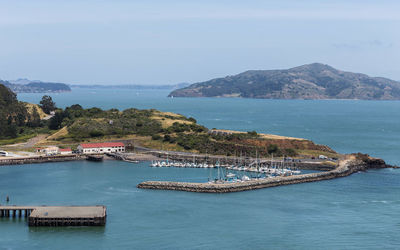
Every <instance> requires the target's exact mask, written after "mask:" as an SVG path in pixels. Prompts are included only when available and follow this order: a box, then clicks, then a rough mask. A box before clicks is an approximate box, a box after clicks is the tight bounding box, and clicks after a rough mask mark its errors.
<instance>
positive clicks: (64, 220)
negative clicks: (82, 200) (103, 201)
mask: <svg viewBox="0 0 400 250" xmlns="http://www.w3.org/2000/svg"><path fill="white" fill-rule="evenodd" d="M22 216H23V217H25V218H28V225H29V226H53V227H58V226H104V225H105V224H106V216H107V213H106V207H105V206H0V217H8V218H9V217H12V218H16V217H19V218H21V217H22Z"/></svg>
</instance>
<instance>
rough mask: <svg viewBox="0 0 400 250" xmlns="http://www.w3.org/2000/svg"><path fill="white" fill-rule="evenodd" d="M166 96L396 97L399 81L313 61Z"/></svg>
mask: <svg viewBox="0 0 400 250" xmlns="http://www.w3.org/2000/svg"><path fill="white" fill-rule="evenodd" d="M169 96H170V97H242V98H265V99H363V100H400V82H397V81H394V80H390V79H387V78H383V77H370V76H367V75H365V74H360V73H352V72H345V71H341V70H338V69H335V68H333V67H331V66H329V65H325V64H321V63H313V64H306V65H302V66H299V67H295V68H291V69H284V70H249V71H246V72H243V73H240V74H238V75H234V76H227V77H224V78H216V79H212V80H209V81H206V82H199V83H194V84H192V85H190V86H188V87H185V88H181V89H177V90H174V91H172V92H171V93H170V94H169Z"/></svg>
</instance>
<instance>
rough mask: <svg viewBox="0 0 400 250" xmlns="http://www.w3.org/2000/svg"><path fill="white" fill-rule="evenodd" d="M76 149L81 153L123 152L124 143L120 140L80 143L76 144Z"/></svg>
mask: <svg viewBox="0 0 400 250" xmlns="http://www.w3.org/2000/svg"><path fill="white" fill-rule="evenodd" d="M78 151H79V152H80V153H83V154H99V153H116V152H118V153H121V152H125V144H124V143H122V142H100V143H82V144H80V145H79V146H78Z"/></svg>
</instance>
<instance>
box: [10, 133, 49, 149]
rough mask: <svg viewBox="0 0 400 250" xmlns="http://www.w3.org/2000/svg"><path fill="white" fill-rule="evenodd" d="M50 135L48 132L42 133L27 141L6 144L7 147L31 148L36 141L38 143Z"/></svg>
mask: <svg viewBox="0 0 400 250" xmlns="http://www.w3.org/2000/svg"><path fill="white" fill-rule="evenodd" d="M47 136H48V135H47V134H40V135H37V136H35V137H33V138H31V139H29V140H28V141H27V142H22V143H17V144H12V145H5V147H19V148H31V147H33V146H35V144H36V143H38V142H39V141H41V140H44V139H45V138H46V137H47Z"/></svg>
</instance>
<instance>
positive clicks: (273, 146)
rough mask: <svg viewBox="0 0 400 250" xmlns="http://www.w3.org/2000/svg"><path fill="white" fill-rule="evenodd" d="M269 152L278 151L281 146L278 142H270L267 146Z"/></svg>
mask: <svg viewBox="0 0 400 250" xmlns="http://www.w3.org/2000/svg"><path fill="white" fill-rule="evenodd" d="M267 151H268V154H274V153H278V151H279V147H278V145H276V144H270V145H268V147H267Z"/></svg>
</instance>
